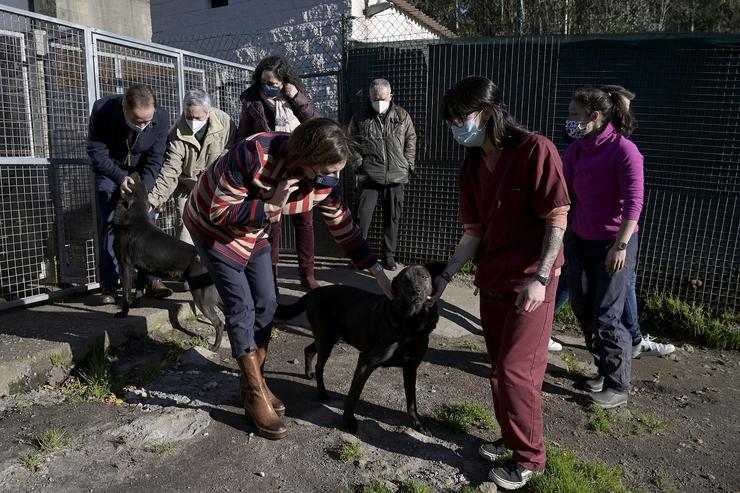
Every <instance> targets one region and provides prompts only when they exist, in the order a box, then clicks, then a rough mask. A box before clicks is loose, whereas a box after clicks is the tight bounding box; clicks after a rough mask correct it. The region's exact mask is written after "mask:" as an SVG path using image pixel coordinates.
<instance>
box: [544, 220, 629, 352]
mask: <svg viewBox="0 0 740 493" xmlns="http://www.w3.org/2000/svg"><path fill="white" fill-rule="evenodd" d="M632 242H635V247H636V248H637V246H638V245H639V243H638V242H637V233H634V234H633V235H632V238H631V239H630V243H632ZM567 277H568V271H567V267H563V274H562V275H561V276H560V284H558V292H557V294H556V295H555V313H558V312H559V311H560V309H561V308H562V307H563V305H564V304H565V303H566V302H567V301H568V299H569V298H570V294H569V293H568V281H567ZM622 324H623V325H624V326H625V327H626V328H627V330H628V331H629V333H630V336H631V337H632V345H633V346H635V345H637V344H639V343H640V342H641V341H642V330H641V329H640V319H639V316H638V314H637V271H636V270H635V271H634V272H632V277H630V285H629V290H628V291H627V298H626V299H625V300H624V311H622Z"/></svg>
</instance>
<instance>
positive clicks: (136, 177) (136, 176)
mask: <svg viewBox="0 0 740 493" xmlns="http://www.w3.org/2000/svg"><path fill="white" fill-rule="evenodd" d="M131 179H132V180H134V183H136V184H137V185H138V184H139V183H141V176H139V173H137V172H136V171H134V172H133V173H131Z"/></svg>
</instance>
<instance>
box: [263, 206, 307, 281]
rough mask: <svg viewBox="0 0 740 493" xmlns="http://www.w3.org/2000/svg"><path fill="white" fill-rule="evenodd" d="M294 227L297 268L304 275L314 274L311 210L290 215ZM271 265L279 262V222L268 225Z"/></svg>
mask: <svg viewBox="0 0 740 493" xmlns="http://www.w3.org/2000/svg"><path fill="white" fill-rule="evenodd" d="M290 219H291V220H292V221H293V226H294V227H295V246H296V250H297V252H298V270H299V271H300V273H301V274H303V275H304V276H313V275H314V237H313V234H314V233H313V211H307V212H303V213H301V214H293V215H291V216H290ZM270 247H271V248H272V265H277V264H278V263H279V262H280V223H274V224H272V225H271V226H270Z"/></svg>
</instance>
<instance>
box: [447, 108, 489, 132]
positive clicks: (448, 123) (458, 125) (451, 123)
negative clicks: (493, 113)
mask: <svg viewBox="0 0 740 493" xmlns="http://www.w3.org/2000/svg"><path fill="white" fill-rule="evenodd" d="M482 112H483V108H481V109H479V110H478V111H473V112H472V113H468V114H467V115H466V116H465V118H464V119H463V121H461V122H459V123H457V122H454V121H453V122H447V126H448V127H450V128H452V127H455V128H462V126H463V125H465V122H467V121H470V120H475V119H476V118H478V115H480V114H481V113H482ZM472 115H475V116H473V118H470V117H471V116H472Z"/></svg>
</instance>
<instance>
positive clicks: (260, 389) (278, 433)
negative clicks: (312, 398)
mask: <svg viewBox="0 0 740 493" xmlns="http://www.w3.org/2000/svg"><path fill="white" fill-rule="evenodd" d="M237 362H238V363H239V368H240V369H241V371H242V378H243V381H244V390H245V392H244V400H243V401H242V403H243V405H244V414H245V415H246V416H247V419H249V420H251V421H252V423H254V426H256V427H257V432H258V433H259V434H260V435H261V436H263V437H265V438H269V439H270V440H280V439H281V438H284V437H285V435H286V434H287V433H288V429H287V428H286V427H285V425H284V424H283V421H282V420H281V419H280V417H279V416H278V415H277V414H276V413H275V410H274V409H273V408H272V405H271V404H270V401H269V400H268V398H267V393H266V392H265V389H266V387H265V385H264V379H263V378H262V372H261V371H260V365H259V351H258V350H257V348H250V349H249V351H247V353H246V354H245V355H243V356H241V357H239V358H237Z"/></svg>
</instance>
